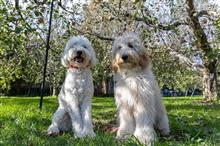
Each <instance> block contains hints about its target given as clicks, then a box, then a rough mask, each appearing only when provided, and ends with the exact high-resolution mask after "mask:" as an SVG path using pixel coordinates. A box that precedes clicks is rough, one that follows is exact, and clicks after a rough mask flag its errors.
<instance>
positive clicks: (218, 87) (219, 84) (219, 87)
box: [215, 72, 220, 100]
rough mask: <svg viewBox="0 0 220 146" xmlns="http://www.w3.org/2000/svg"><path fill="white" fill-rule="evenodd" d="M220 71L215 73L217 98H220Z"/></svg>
mask: <svg viewBox="0 0 220 146" xmlns="http://www.w3.org/2000/svg"><path fill="white" fill-rule="evenodd" d="M218 75H219V73H218V72H216V73H215V87H216V89H215V90H216V98H217V100H220V81H219V76H218Z"/></svg>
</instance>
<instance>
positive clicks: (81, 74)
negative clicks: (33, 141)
mask: <svg viewBox="0 0 220 146" xmlns="http://www.w3.org/2000/svg"><path fill="white" fill-rule="evenodd" d="M95 62H96V55H95V52H94V49H93V48H92V45H91V43H90V42H89V40H88V39H87V38H86V37H84V36H75V37H72V38H71V39H70V40H69V41H68V42H67V44H66V47H65V49H64V53H63V57H62V64H63V65H64V66H65V67H66V68H67V72H66V78H65V81H64V83H63V86H62V88H61V91H60V94H59V96H58V100H59V107H58V109H57V110H56V112H55V113H54V115H53V118H52V123H51V125H50V126H49V128H48V130H47V133H48V135H57V134H59V133H60V132H61V131H68V130H69V129H71V128H72V129H73V132H74V134H75V137H85V136H91V137H94V136H95V133H94V131H93V125H92V116H91V112H92V105H91V104H92V97H93V92H94V88H93V79H92V72H91V68H92V67H93V66H94V64H95Z"/></svg>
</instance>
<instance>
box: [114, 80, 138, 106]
mask: <svg viewBox="0 0 220 146" xmlns="http://www.w3.org/2000/svg"><path fill="white" fill-rule="evenodd" d="M115 95H116V96H115V97H116V101H117V102H118V103H119V104H123V105H126V106H133V105H134V103H136V102H137V100H138V97H137V96H138V84H137V81H136V80H135V79H133V78H130V79H126V80H125V79H121V80H119V81H118V82H117V83H116V88H115Z"/></svg>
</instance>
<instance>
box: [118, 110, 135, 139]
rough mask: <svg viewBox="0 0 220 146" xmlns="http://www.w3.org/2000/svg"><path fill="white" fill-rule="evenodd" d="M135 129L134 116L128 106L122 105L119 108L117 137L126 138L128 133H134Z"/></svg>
mask: <svg viewBox="0 0 220 146" xmlns="http://www.w3.org/2000/svg"><path fill="white" fill-rule="evenodd" d="M134 130H135V121H134V116H133V115H132V113H131V111H129V110H128V109H127V108H124V107H121V108H120V109H119V128H118V132H117V138H119V139H123V138H126V137H127V136H126V135H128V134H133V133H134Z"/></svg>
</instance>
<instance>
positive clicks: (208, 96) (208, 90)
mask: <svg viewBox="0 0 220 146" xmlns="http://www.w3.org/2000/svg"><path fill="white" fill-rule="evenodd" d="M214 81H215V79H214V73H210V71H209V70H205V71H204V72H203V97H204V100H205V101H211V100H213V98H214V96H215V84H214Z"/></svg>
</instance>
